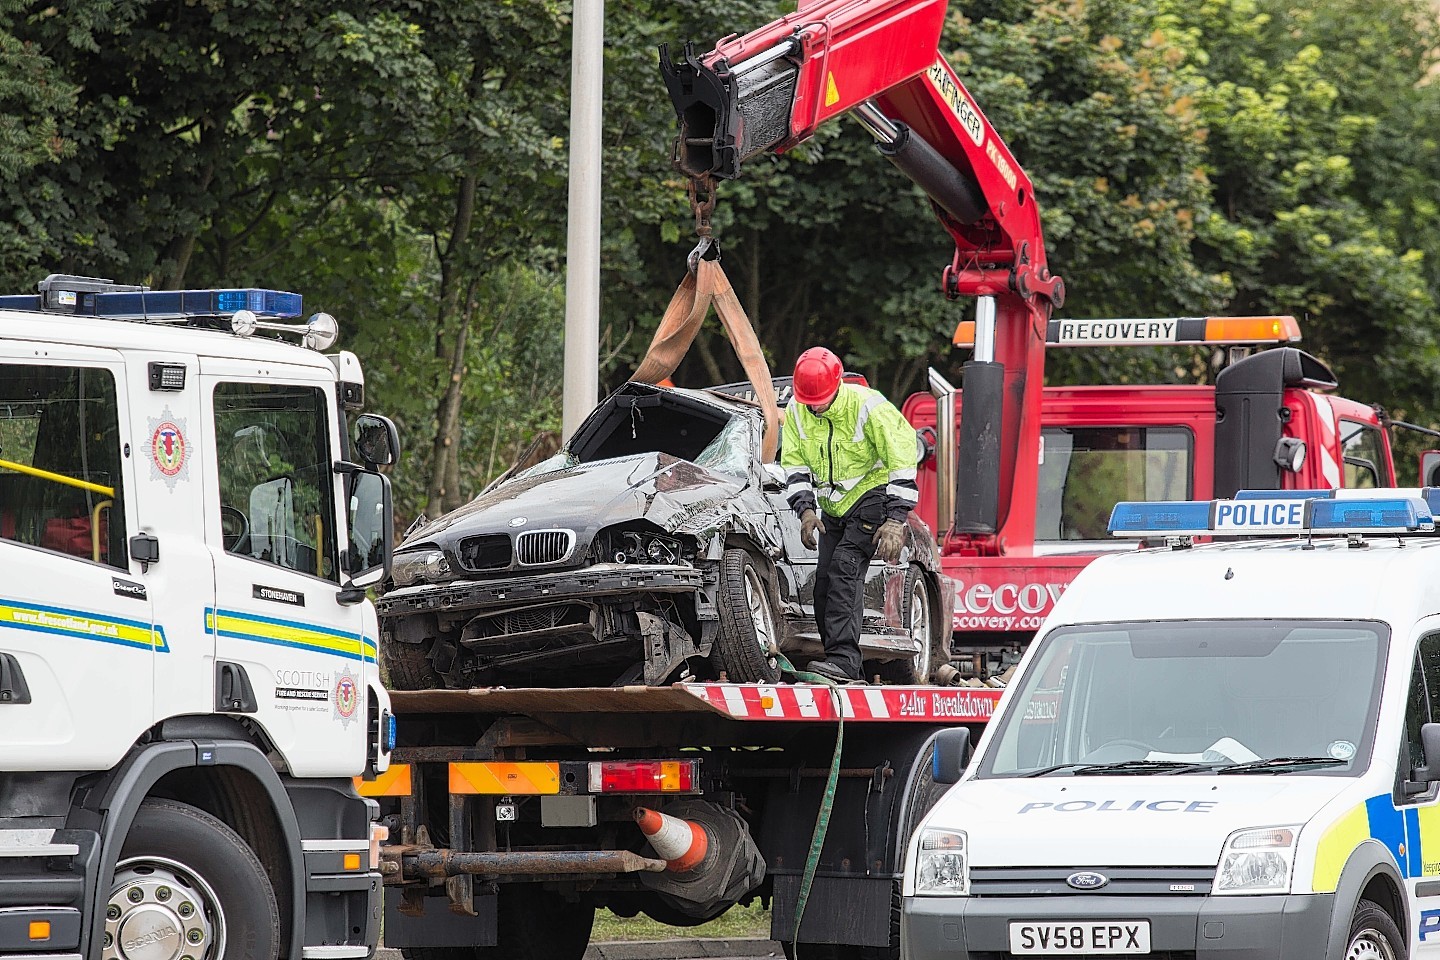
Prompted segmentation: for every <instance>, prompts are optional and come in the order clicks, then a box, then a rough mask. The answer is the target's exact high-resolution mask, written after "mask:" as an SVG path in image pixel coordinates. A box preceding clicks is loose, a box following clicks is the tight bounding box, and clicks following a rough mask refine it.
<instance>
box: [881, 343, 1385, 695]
mask: <svg viewBox="0 0 1440 960" xmlns="http://www.w3.org/2000/svg"><path fill="white" fill-rule="evenodd" d="M974 327H975V325H974V323H973V322H972V321H964V322H962V323H961V324H960V326H959V328H958V329H957V331H956V334H955V342H956V344H957V345H958V346H961V347H972V346H974ZM1299 340H1300V328H1299V325H1298V324H1297V323H1296V321H1295V319H1294V318H1293V317H1288V316H1274V317H1178V318H1177V317H1169V318H1156V319H1146V320H1072V319H1059V320H1051V321H1050V323H1049V325H1048V330H1047V337H1046V344H1047V348H1058V347H1067V348H1068V347H1087V346H1090V347H1093V346H1157V345H1186V344H1193V345H1195V346H1200V347H1209V348H1214V349H1224V351H1225V354H1224V356H1225V358H1226V360H1227V361H1228V362H1227V363H1226V364H1225V366H1223V367H1222V368H1221V370H1220V371H1219V373H1218V374H1217V375H1216V377H1215V383H1214V384H1194V385H1154V384H1152V385H1143V384H1142V385H1137V384H1105V385H1081V386H1047V387H1045V388H1044V389H1043V391H1042V392H1041V398H1040V410H1039V413H1040V437H1039V449H1038V453H1037V456H1036V457H1035V459H1034V461H1033V463H1034V466H1033V468H1032V467H1030V466H1029V465H1028V463H1029V462H1028V461H1027V462H1026V463H1022V465H1021V466H1019V467H1017V469H1020V470H1027V471H1028V470H1032V469H1033V472H1034V473H1035V476H1036V480H1035V489H1036V498H1035V506H1034V509H1033V514H1032V517H1030V518H1026V519H1032V520H1033V525H1032V526H1030V527H1029V529H1026V528H1025V527H1024V526H1022V525H1021V524H1020V523H1019V522H1018V521H1019V520H1020V519H1021V518H1019V517H1012V520H1011V529H1012V531H1013V532H1012V533H1011V534H1010V535H1009V536H1007V537H1005V538H1003V539H1002V540H1001V542H1000V545H999V549H998V552H995V553H991V554H979V553H976V552H974V551H966V550H965V549H964V546H965V544H964V541H961V542H959V543H951V544H948V545H947V543H946V541H947V540H949V539H950V530H951V529H952V528H953V526H954V523H953V521H952V519H951V518H952V517H953V513H954V507H953V504H954V497H953V495H951V494H949V493H948V491H950V490H953V489H954V485H955V479H954V477H955V468H954V465H953V464H954V461H953V459H947V458H953V450H954V447H951V448H949V450H948V451H947V450H946V448H945V447H944V445H943V443H938V442H937V443H936V444H935V453H936V455H935V456H932V457H929V458H927V459H926V460H925V462H924V463H922V465H921V468H920V473H919V478H918V483H919V486H920V504H919V506H918V507H917V512H918V513H919V514H920V516H921V518H922V519H924V520H925V521H926V522H927V523H929V524H931V526H932V528H933V529H936V530H938V531H941V533H940V537H939V539H940V541H941V543H942V551H941V565H942V569H944V571H945V573H946V574H947V575H949V576H950V577H952V578H953V579H954V580H955V581H956V592H955V614H954V631H955V632H954V644H955V645H954V650H953V653H954V656H955V658H956V660H957V661H958V662H959V664H960V668H961V672H962V673H963V674H964V675H966V676H967V677H970V678H972V679H973V680H974V681H975V682H977V683H978V682H979V681H981V680H984V679H987V678H989V677H991V676H994V675H996V674H1000V673H1003V672H1004V671H1006V670H1007V669H1008V668H1009V667H1011V666H1013V664H1014V663H1015V662H1016V661H1017V660H1018V659H1019V656H1020V652H1021V651H1022V650H1023V648H1024V646H1025V644H1027V643H1028V642H1029V641H1030V639H1031V638H1032V637H1033V636H1034V633H1035V630H1036V629H1038V628H1039V626H1040V624H1041V622H1042V621H1043V620H1044V619H1045V617H1046V615H1047V614H1049V612H1050V611H1051V610H1052V609H1053V607H1054V605H1055V602H1056V600H1058V599H1059V597H1060V596H1061V594H1063V593H1064V592H1065V591H1066V590H1067V589H1068V587H1069V585H1070V583H1071V581H1072V580H1073V579H1074V578H1075V576H1076V575H1077V574H1078V573H1079V572H1080V570H1081V569H1083V568H1084V567H1085V565H1086V564H1088V563H1090V562H1091V561H1092V560H1093V559H1095V557H1097V556H1099V555H1101V554H1104V553H1109V552H1114V551H1117V550H1128V549H1133V544H1130V543H1125V542H1118V541H1115V540H1113V539H1110V538H1108V536H1107V532H1106V523H1107V521H1108V520H1109V516H1110V510H1111V507H1113V506H1114V504H1115V503H1117V502H1120V501H1127V500H1184V499H1191V500H1207V501H1208V500H1210V499H1211V498H1213V497H1227V496H1230V495H1232V494H1233V493H1234V492H1235V491H1237V490H1241V489H1274V490H1312V489H1316V490H1318V489H1333V488H1370V487H1389V486H1393V485H1394V483H1395V482H1396V477H1395V472H1394V466H1393V460H1392V456H1391V448H1390V440H1389V435H1388V433H1387V432H1386V430H1385V429H1384V425H1383V423H1382V421H1381V417H1380V414H1379V413H1378V412H1377V410H1376V409H1375V408H1374V407H1372V406H1369V405H1367V404H1363V403H1359V402H1357V401H1354V400H1350V399H1347V398H1345V397H1341V396H1338V395H1336V394H1335V393H1334V392H1333V391H1334V390H1335V389H1336V387H1337V383H1336V378H1335V375H1334V374H1333V373H1332V372H1331V371H1330V369H1329V367H1327V366H1326V365H1325V364H1324V363H1323V362H1321V361H1320V360H1318V359H1316V358H1315V357H1313V356H1311V355H1310V354H1308V353H1305V352H1304V351H1302V350H1300V349H1299V348H1298V347H1295V346H1292V344H1294V343H1296V342H1298V341H1299ZM1256 348H1259V349H1258V351H1257V352H1251V351H1252V350H1255V349H1256ZM931 387H932V392H930V393H917V394H913V395H911V396H910V397H909V398H907V400H906V402H905V404H904V407H903V412H904V414H905V416H906V419H908V420H909V421H910V422H911V423H912V424H914V425H915V427H916V428H917V429H918V430H921V431H922V432H924V433H925V434H927V435H930V436H934V437H936V438H937V440H938V439H939V434H941V433H943V432H945V431H947V430H948V431H949V432H951V433H955V432H956V426H955V424H956V420H958V419H959V418H960V417H961V412H960V411H961V410H962V408H963V394H962V392H961V391H956V390H954V389H953V388H952V387H950V385H949V384H948V383H946V382H945V381H944V379H943V378H942V377H940V376H939V375H938V374H936V373H935V372H934V371H932V372H931ZM951 404H953V407H954V416H955V418H956V420H948V419H946V416H945V414H946V407H947V406H949V405H951ZM937 412H938V414H939V415H940V416H938V417H937ZM1018 509H1019V506H1018V505H1017V506H1016V510H1018Z"/></svg>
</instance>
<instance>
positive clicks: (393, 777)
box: [355, 763, 411, 797]
mask: <svg viewBox="0 0 1440 960" xmlns="http://www.w3.org/2000/svg"><path fill="white" fill-rule="evenodd" d="M355 792H356V793H358V794H360V796H362V797H408V796H410V793H411V790H410V764H408V763H392V764H390V769H388V770H386V771H385V772H384V773H377V774H376V775H375V779H374V780H366V779H365V778H364V777H356V778H355Z"/></svg>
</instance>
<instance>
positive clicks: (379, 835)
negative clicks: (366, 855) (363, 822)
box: [370, 823, 390, 870]
mask: <svg viewBox="0 0 1440 960" xmlns="http://www.w3.org/2000/svg"><path fill="white" fill-rule="evenodd" d="M389 839H390V828H389V827H387V826H385V825H384V824H383V823H372V824H370V869H371V870H379V869H380V845H381V844H383V843H384V842H385V841H386V840H389Z"/></svg>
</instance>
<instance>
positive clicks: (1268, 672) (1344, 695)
mask: <svg viewBox="0 0 1440 960" xmlns="http://www.w3.org/2000/svg"><path fill="white" fill-rule="evenodd" d="M1387 637H1388V634H1387V632H1386V629H1385V628H1384V627H1383V626H1382V625H1380V624H1374V623H1366V622H1350V621H1343V622H1342V621H1275V620H1259V621H1239V620H1210V621H1186V622H1173V623H1171V622H1164V623H1143V624H1096V625H1086V626H1078V627H1064V628H1061V629H1058V630H1056V631H1054V632H1053V633H1050V634H1049V635H1047V636H1046V637H1045V638H1044V639H1043V640H1041V641H1040V643H1041V644H1042V646H1041V649H1040V650H1039V651H1037V655H1036V657H1035V660H1034V661H1033V663H1032V665H1031V667H1030V669H1029V670H1027V671H1026V674H1025V677H1024V678H1023V681H1022V686H1021V688H1020V689H1019V690H1018V691H1016V696H1015V699H1014V700H1013V701H1012V703H1011V706H1010V709H1008V710H1007V711H1006V713H1005V715H1004V716H1003V717H1002V718H1000V724H1001V729H1000V731H999V732H998V734H997V736H996V739H995V743H996V747H995V749H993V750H991V751H989V752H988V756H987V757H986V758H985V760H984V763H983V765H982V768H981V773H980V775H981V776H982V777H983V776H992V777H1008V776H1023V775H1026V774H1030V775H1036V774H1037V773H1039V772H1050V773H1055V774H1059V773H1062V772H1064V773H1075V772H1081V771H1087V772H1088V771H1089V770H1091V769H1096V768H1101V767H1108V768H1110V769H1112V770H1115V771H1116V772H1134V773H1145V772H1148V771H1152V770H1153V771H1156V772H1195V773H1200V772H1211V771H1213V772H1215V773H1224V772H1227V771H1232V770H1233V771H1234V772H1237V773H1241V772H1245V771H1247V770H1254V769H1265V770H1266V771H1267V772H1284V770H1283V769H1281V770H1277V769H1276V768H1275V767H1273V766H1271V767H1262V766H1261V765H1262V764H1265V763H1266V762H1270V763H1272V764H1275V763H1278V761H1277V760H1276V758H1296V757H1301V758H1307V759H1306V760H1305V761H1303V762H1301V763H1299V764H1298V765H1296V769H1303V770H1304V771H1305V772H1307V773H1315V774H1329V775H1336V774H1340V775H1344V774H1348V773H1352V772H1358V771H1361V770H1363V769H1365V765H1366V763H1367V762H1368V759H1369V752H1370V741H1371V736H1372V734H1373V732H1374V728H1375V717H1376V711H1377V710H1378V707H1379V699H1380V698H1379V688H1380V680H1381V677H1382V675H1383V664H1384V662H1385V660H1384V656H1385V645H1386V640H1387ZM1167 767H1168V770H1167V769H1166V768H1167ZM1285 769H1288V768H1285Z"/></svg>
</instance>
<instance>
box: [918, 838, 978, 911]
mask: <svg viewBox="0 0 1440 960" xmlns="http://www.w3.org/2000/svg"><path fill="white" fill-rule="evenodd" d="M968 850H969V845H968V844H967V843H966V837H965V831H963V830H941V829H938V828H935V827H927V828H925V829H924V830H922V831H920V844H919V846H918V847H917V848H916V852H915V894H916V896H928V897H937V896H938V897H944V896H950V897H963V896H967V895H969V893H970V858H969V855H968V852H967V851H968Z"/></svg>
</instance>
